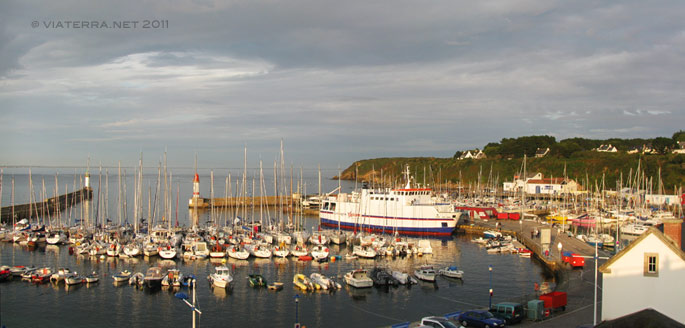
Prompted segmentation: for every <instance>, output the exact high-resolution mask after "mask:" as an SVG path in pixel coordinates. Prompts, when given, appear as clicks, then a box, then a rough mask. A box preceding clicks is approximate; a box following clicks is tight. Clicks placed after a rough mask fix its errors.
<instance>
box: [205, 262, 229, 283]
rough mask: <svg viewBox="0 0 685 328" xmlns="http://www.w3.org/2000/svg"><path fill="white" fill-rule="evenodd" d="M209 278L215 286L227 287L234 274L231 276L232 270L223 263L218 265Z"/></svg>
mask: <svg viewBox="0 0 685 328" xmlns="http://www.w3.org/2000/svg"><path fill="white" fill-rule="evenodd" d="M207 279H208V280H209V282H210V283H211V284H212V286H214V287H217V288H226V287H228V286H230V284H231V282H232V281H233V276H231V271H230V270H229V269H228V268H227V267H225V266H223V265H222V266H218V267H216V268H215V269H214V273H212V274H210V275H209V276H208V277H207Z"/></svg>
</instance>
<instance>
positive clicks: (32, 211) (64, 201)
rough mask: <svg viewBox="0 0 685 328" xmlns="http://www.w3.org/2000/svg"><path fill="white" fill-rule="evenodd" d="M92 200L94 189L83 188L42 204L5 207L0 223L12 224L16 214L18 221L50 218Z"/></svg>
mask: <svg viewBox="0 0 685 328" xmlns="http://www.w3.org/2000/svg"><path fill="white" fill-rule="evenodd" d="M92 198H93V189H92V188H83V189H81V190H77V191H74V192H70V193H68V194H64V195H59V196H56V197H51V198H48V199H45V200H43V201H40V202H33V203H29V204H18V205H14V206H12V205H10V206H5V207H3V208H2V209H0V221H2V223H9V222H12V213H14V218H15V219H16V220H21V219H30V218H36V217H42V216H48V215H52V214H53V213H56V212H57V211H62V210H64V209H65V208H67V207H68V206H73V205H75V204H78V203H80V202H81V201H84V200H89V199H92Z"/></svg>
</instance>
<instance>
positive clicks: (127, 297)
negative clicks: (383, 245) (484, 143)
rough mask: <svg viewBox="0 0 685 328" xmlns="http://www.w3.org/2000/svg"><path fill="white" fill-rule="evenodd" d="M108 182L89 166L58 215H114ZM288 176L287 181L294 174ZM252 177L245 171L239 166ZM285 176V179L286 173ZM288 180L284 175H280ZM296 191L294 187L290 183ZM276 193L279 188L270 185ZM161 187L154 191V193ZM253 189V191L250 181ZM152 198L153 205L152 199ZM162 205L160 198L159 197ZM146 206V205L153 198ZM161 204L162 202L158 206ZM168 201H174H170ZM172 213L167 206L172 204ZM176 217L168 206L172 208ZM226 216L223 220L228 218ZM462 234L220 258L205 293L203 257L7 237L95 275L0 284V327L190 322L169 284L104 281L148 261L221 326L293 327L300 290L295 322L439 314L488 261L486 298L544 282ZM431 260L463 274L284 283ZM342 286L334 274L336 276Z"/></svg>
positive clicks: (475, 294) (454, 303) (480, 281)
mask: <svg viewBox="0 0 685 328" xmlns="http://www.w3.org/2000/svg"><path fill="white" fill-rule="evenodd" d="M82 171H83V170H81V169H79V170H78V171H75V170H74V169H35V170H33V172H32V173H33V177H32V178H33V183H34V190H33V192H34V194H35V195H37V198H39V199H40V198H41V196H40V193H41V190H42V182H43V181H45V189H46V190H47V193H48V195H50V196H52V193H53V190H54V186H55V173H58V184H59V186H60V193H63V192H64V190H65V185H68V188H69V190H73V185H74V178H76V179H77V181H76V183H75V184H76V185H77V187H78V186H80V178H81V175H82V174H83V172H82ZM109 171H110V172H109V173H110V174H109V184H108V188H106V187H105V181H106V179H105V176H104V170H103V175H102V182H101V184H100V186H101V187H100V188H98V180H99V179H98V175H97V170H95V169H93V168H91V181H92V183H91V186H92V187H93V188H94V195H95V198H94V200H93V201H92V202H88V203H87V205H85V204H84V206H81V205H77V206H75V207H72V208H71V210H70V211H69V212H68V215H65V213H63V215H62V218H69V220H70V222H74V219H77V218H82V217H83V215H84V214H83V210H82V209H89V210H90V211H91V217H93V215H92V213H94V212H95V211H94V209H95V208H97V207H98V206H99V208H101V209H103V210H104V209H105V208H106V209H107V212H108V217H109V218H111V219H112V221H114V222H117V220H118V212H117V207H118V206H117V205H118V204H119V201H118V198H117V194H118V184H117V176H116V169H110V170H109ZM145 172H146V175H145V176H144V178H143V184H144V187H143V189H144V190H146V191H147V190H149V189H150V187H152V197H153V199H154V197H155V189H156V180H157V174H156V173H157V172H156V170H152V169H149V170H148V169H146V170H145ZM241 172H242V170H232V182H231V188H230V189H231V192H230V193H232V194H233V195H235V194H236V193H237V190H238V187H236V179H237V178H238V175H239V174H241ZM269 172H273V171H272V170H268V169H265V172H264V173H265V175H266V178H265V182H264V185H265V189H266V193H267V194H269V195H273V194H274V191H273V178H272V175H273V174H271V175H269V174H268V173H269ZM27 173H28V169H11V170H5V174H4V176H3V183H2V187H3V188H2V206H8V205H9V204H10V189H11V179H12V177H14V179H15V202H16V203H25V202H28V198H29V188H28V175H27ZM295 173H296V177H295V179H294V180H295V181H294V185H295V186H296V184H297V181H298V180H299V173H298V172H295ZM133 174H134V173H133V169H131V168H129V169H127V178H126V179H124V181H125V182H126V183H125V185H126V200H127V201H126V203H127V211H123V213H125V215H124V214H122V216H123V217H124V219H125V218H126V217H128V220H129V223H132V217H133V215H132V213H133V185H134V183H133ZM214 174H215V178H214V183H215V185H214V193H215V196H216V197H223V196H224V194H225V189H226V188H225V179H226V176H227V172H226V170H224V171H223V172H218V171H216V170H215V171H214ZM248 174H250V176H252V175H256V174H255V172H254V170H251V171H250V172H248ZM334 174H337V170H336V172H324V173H323V176H324V178H323V180H322V183H323V186H322V190H323V191H324V192H328V191H331V190H333V189H334V188H336V187H337V186H338V181H334V180H330V179H326V177H328V178H330V176H333V175H334ZM192 176H193V175H192V172H174V177H173V179H174V180H173V181H174V182H173V186H174V187H173V191H174V196H173V198H172V200H173V201H174V202H175V200H176V195H175V193H176V190H177V189H176V187H177V186H178V188H179V189H180V192H179V196H178V197H179V211H178V221H179V225H181V226H188V225H189V222H190V221H189V218H191V217H192V216H193V213H192V211H190V210H189V209H188V208H187V205H186V206H184V204H187V203H186V202H187V200H188V198H189V197H190V196H191V194H192ZM200 179H201V195H202V196H203V197H209V195H210V183H209V181H210V178H209V171H208V170H205V171H201V172H200ZM251 180H252V179H251V178H249V179H248V190H247V193H248V194H251V193H252V186H251ZM288 180H289V179H288ZM303 180H304V181H305V182H306V185H307V192H308V193H315V192H317V190H318V174H317V172H316V171H312V170H310V171H305V172H304V177H303ZM279 183H280V181H279ZM287 184H288V185H289V181H287ZM342 187H343V191H349V190H351V189H353V188H354V182H346V181H342ZM294 188H296V187H294ZM279 189H281V190H282V187H279ZM98 190H100V192H101V193H102V194H103V195H106V196H107V197H103V199H106V200H107V201H106V202H105V201H101V203H100V205H98V203H97V192H98ZM160 193H161V191H160ZM255 194H257V195H258V194H259V181H257V184H256V191H255ZM147 199H148V193H147V192H145V196H144V201H143V203H144V208H143V213H144V215H145V216H146V217H147V204H148V200H147ZM153 204H154V203H153ZM160 204H161V202H160ZM153 206H154V205H153ZM158 206H161V205H158ZM174 207H175V206H174ZM174 211H175V208H174ZM218 215H219V216H218V217H217V218H216V220H217V221H218V222H222V220H225V219H226V218H231V217H233V215H235V213H233V212H231V211H228V210H225V211H219V214H218ZM173 216H174V219H175V213H174V215H173ZM199 216H200V222H206V221H207V220H209V212H208V211H201V212H200V214H199ZM269 216H270V217H271V218H275V217H281V216H280V215H277V214H276V213H275V211H270V212H269ZM247 217H248V218H251V217H255V218H258V217H259V214H258V212H257V213H255V214H254V215H249V214H248V215H247ZM229 222H230V221H229ZM317 224H318V219H317V218H315V217H309V218H305V225H306V226H307V227H308V228H309V229H312V228H313V227H314V226H316V225H317ZM468 239H469V238H468V237H454V238H453V239H450V240H432V241H431V242H432V245H433V250H434V254H432V255H427V256H424V257H408V258H401V259H394V260H393V259H377V260H375V261H374V260H353V261H346V260H342V261H338V262H331V263H325V264H319V263H315V262H313V263H312V262H298V261H296V260H293V259H273V260H261V259H257V260H256V259H250V260H248V261H242V262H241V261H234V260H232V259H227V260H226V264H227V265H228V266H229V267H230V268H231V269H232V270H233V273H234V277H235V280H234V285H233V288H232V290H230V291H226V290H212V289H211V288H210V286H209V284H208V283H207V280H206V277H207V276H208V275H209V274H210V273H211V272H213V268H214V266H215V265H218V264H221V262H220V261H219V262H212V261H210V260H200V261H190V262H184V261H182V260H176V261H175V262H169V261H162V260H160V259H159V258H153V259H150V260H146V259H143V258H140V259H116V258H107V259H105V260H99V259H94V258H90V257H82V256H73V255H69V254H68V248H67V247H66V246H61V247H54V246H51V247H46V248H38V249H36V250H33V251H30V250H28V249H27V248H25V247H21V246H18V245H13V244H0V265H33V266H38V267H42V266H51V267H68V268H70V269H72V270H75V271H78V272H82V273H88V272H91V271H97V272H98V273H100V276H101V281H100V283H98V284H95V285H93V286H86V285H83V286H77V287H75V288H70V289H68V290H67V289H66V288H65V286H64V285H63V284H62V285H60V286H54V285H51V284H44V285H33V284H30V283H26V282H21V281H11V282H7V283H2V284H0V315H1V317H0V321H1V322H2V324H5V325H6V326H7V327H10V328H11V327H92V326H94V325H98V326H101V327H120V326H130V327H167V326H172V327H178V326H190V325H191V313H190V310H189V308H188V307H187V306H186V305H185V304H184V303H183V302H182V301H180V300H179V299H177V298H175V297H174V293H173V292H171V291H168V290H158V291H152V292H150V291H148V290H145V289H143V290H141V289H136V288H133V287H130V286H128V285H125V286H119V287H116V286H114V285H113V284H112V279H111V275H112V274H115V273H117V272H119V271H122V270H125V269H128V270H130V271H133V272H137V271H140V272H145V271H146V269H147V268H148V267H149V266H151V265H164V266H175V267H177V268H179V269H180V270H181V271H182V272H183V273H184V274H188V273H193V274H195V275H196V276H197V277H198V281H199V283H198V289H197V298H198V303H199V306H200V308H201V310H202V311H203V314H202V316H201V318H200V320H199V323H200V325H199V326H205V327H219V326H221V327H224V326H228V325H232V326H246V325H250V324H252V325H255V324H257V325H259V326H264V325H266V324H269V325H270V326H274V327H292V324H293V323H294V320H295V302H294V296H295V295H296V294H297V295H300V298H299V314H300V321H301V322H302V323H303V324H305V325H307V326H308V327H342V326H353V325H355V326H362V327H375V326H382V325H390V324H394V323H398V322H402V321H413V320H417V319H419V318H420V317H422V316H425V315H434V314H444V313H448V312H453V311H457V310H465V309H470V308H475V307H483V306H487V304H488V290H489V288H490V279H489V273H488V266H489V265H492V266H493V268H494V269H493V276H492V285H493V289H494V293H495V297H494V299H493V302H498V301H505V300H509V299H512V298H515V297H519V296H520V295H522V294H526V293H531V292H532V291H533V283H534V282H540V281H543V280H546V279H548V278H545V277H544V274H543V269H542V267H541V266H540V265H539V264H537V263H536V262H534V261H532V260H530V259H524V258H520V257H518V256H517V255H488V254H487V253H486V252H485V250H484V249H482V248H479V247H478V246H477V245H475V244H473V243H471V242H469V240H468ZM347 252H348V250H347V249H346V248H345V247H338V246H331V254H341V255H344V254H346V253H347ZM426 263H427V264H434V265H436V266H447V265H458V266H459V267H460V269H462V270H464V272H465V273H464V275H465V278H464V280H463V281H448V280H445V279H442V278H439V279H438V282H437V284H435V285H434V284H425V283H420V284H418V285H415V286H413V287H411V288H407V287H399V288H389V289H377V288H372V289H364V290H355V289H350V288H347V287H343V289H342V290H339V291H337V292H334V293H327V292H326V293H324V292H314V293H307V294H302V293H301V292H298V291H297V290H295V289H294V288H293V285H292V278H293V275H294V274H295V273H305V274H307V275H309V274H310V273H312V272H321V273H324V274H326V275H328V276H340V277H342V275H344V273H345V272H347V271H349V270H352V269H354V268H358V267H364V268H373V267H374V266H375V265H383V266H388V267H392V268H395V269H400V270H403V271H412V270H413V267H415V266H417V265H420V264H426ZM255 272H259V273H261V274H263V275H264V277H265V278H266V279H267V281H269V282H271V281H274V280H276V281H280V282H284V283H285V287H284V289H283V290H282V291H280V292H270V291H268V290H266V289H252V288H251V287H249V284H248V283H247V279H246V276H247V275H248V274H250V273H255ZM339 281H340V282H341V283H342V279H339ZM342 284H343V285H344V283H342Z"/></svg>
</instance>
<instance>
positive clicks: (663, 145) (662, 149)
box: [652, 137, 676, 154]
mask: <svg viewBox="0 0 685 328" xmlns="http://www.w3.org/2000/svg"><path fill="white" fill-rule="evenodd" d="M675 145H676V142H675V140H673V139H670V138H664V137H657V138H654V140H653V141H652V148H654V150H656V151H657V152H659V154H666V153H668V151H669V150H671V149H673V148H674V147H675Z"/></svg>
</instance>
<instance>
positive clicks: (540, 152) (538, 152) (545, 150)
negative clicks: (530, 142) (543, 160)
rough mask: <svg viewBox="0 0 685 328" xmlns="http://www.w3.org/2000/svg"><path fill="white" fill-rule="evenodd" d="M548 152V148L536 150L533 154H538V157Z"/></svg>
mask: <svg viewBox="0 0 685 328" xmlns="http://www.w3.org/2000/svg"><path fill="white" fill-rule="evenodd" d="M548 151H549V148H538V149H537V150H536V151H535V154H540V155H542V154H544V153H546V152H548Z"/></svg>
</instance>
